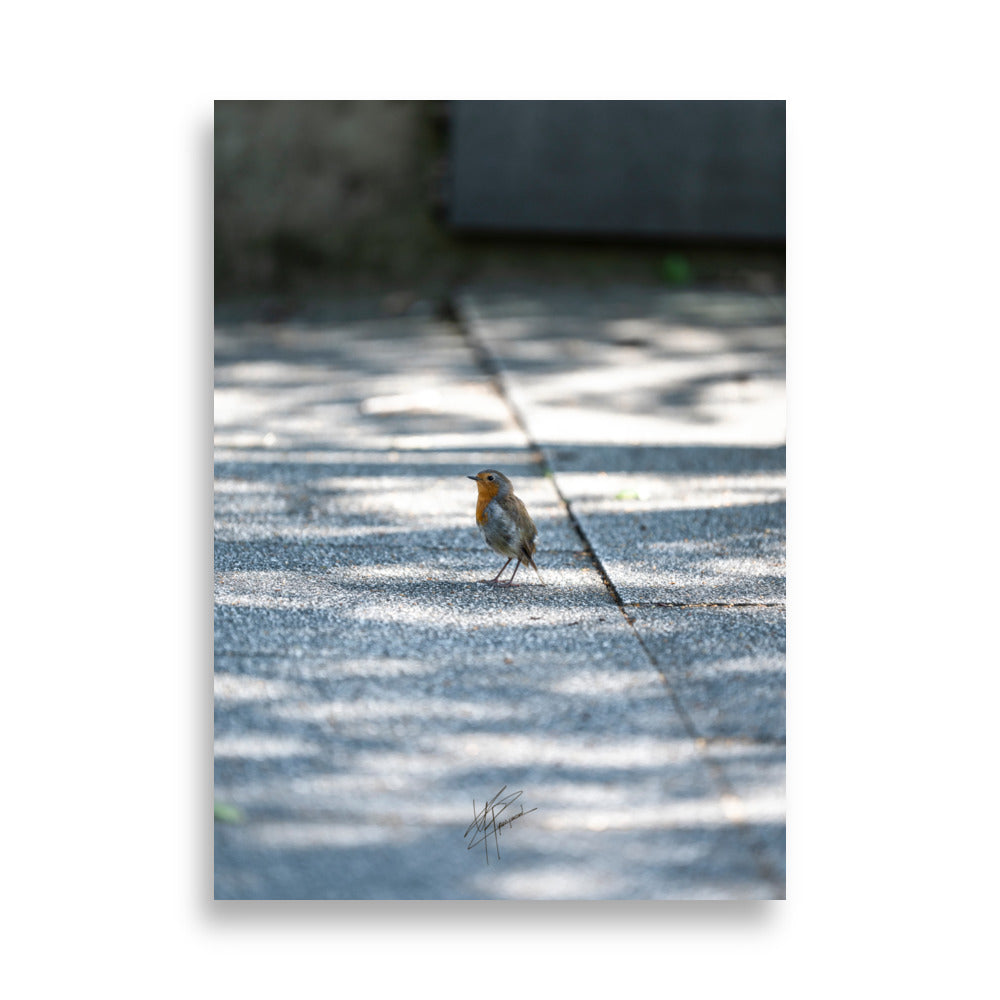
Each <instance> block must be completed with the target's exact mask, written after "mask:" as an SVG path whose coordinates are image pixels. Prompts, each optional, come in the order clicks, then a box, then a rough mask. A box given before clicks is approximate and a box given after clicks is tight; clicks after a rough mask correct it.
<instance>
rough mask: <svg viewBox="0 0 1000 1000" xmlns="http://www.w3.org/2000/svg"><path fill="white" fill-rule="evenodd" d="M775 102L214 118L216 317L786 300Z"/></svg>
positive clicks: (247, 111) (346, 109)
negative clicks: (615, 300)
mask: <svg viewBox="0 0 1000 1000" xmlns="http://www.w3.org/2000/svg"><path fill="white" fill-rule="evenodd" d="M784 238H785V102H784V101H217V102H216V103H215V297H216V305H217V306H221V307H226V306H229V307H243V308H247V307H249V308H250V309H251V310H263V311H264V312H265V314H266V313H277V314H278V315H281V314H284V313H295V312H296V311H297V310H299V309H301V308H303V306H304V303H305V302H307V301H311V300H316V299H317V298H318V297H319V298H322V297H324V296H331V297H336V298H338V299H340V300H343V298H344V297H345V296H347V297H352V296H353V297H358V298H360V299H364V300H372V301H374V302H376V303H377V305H378V307H379V309H380V310H381V311H384V312H387V313H392V314H401V313H405V312H407V311H410V310H414V309H417V310H423V309H426V308H427V306H428V304H431V305H432V306H437V305H438V304H440V303H441V302H443V301H446V299H447V296H448V294H449V293H450V291H451V290H452V289H454V288H456V287H458V286H461V285H465V284H468V283H499V284H511V283H517V282H519V281H523V280H531V281H538V280H544V281H552V282H567V283H572V284H576V285H579V284H581V283H582V284H593V283H598V284H599V283H604V282H622V281H627V282H643V283H653V284H657V283H658V284H661V285H666V286H685V285H702V286H704V285H711V286H724V287H735V288H747V289H751V290H755V291H764V292H767V291H778V290H781V289H783V287H784V261H785V256H784Z"/></svg>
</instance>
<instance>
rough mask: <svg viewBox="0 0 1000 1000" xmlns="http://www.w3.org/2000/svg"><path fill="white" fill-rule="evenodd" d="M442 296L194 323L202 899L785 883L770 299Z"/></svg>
mask: <svg viewBox="0 0 1000 1000" xmlns="http://www.w3.org/2000/svg"><path fill="white" fill-rule="evenodd" d="M456 307H457V312H458V317H459V323H457V324H456V323H453V322H446V321H439V320H436V319H434V318H433V316H432V315H431V314H430V311H429V310H428V311H426V313H425V314H424V315H420V311H419V309H418V310H417V311H416V314H415V315H409V316H406V317H398V318H394V319H360V318H358V317H356V316H355V317H349V318H346V319H338V318H337V317H336V316H332V317H330V318H329V319H326V320H323V321H319V322H309V323H305V322H301V323H295V322H284V323H278V324H276V323H272V324H254V323H237V322H231V323H226V324H223V325H220V326H219V327H218V329H217V336H216V549H215V561H216V626H215V635H216V658H215V669H216V676H215V690H216V788H215V796H216V801H217V802H221V803H223V804H224V805H227V806H233V807H235V808H237V809H238V810H239V811H240V813H241V814H242V821H241V822H237V823H226V822H217V823H216V856H215V869H216V889H215V891H216V898H220V899H223V898H226V899H233V898H248V899H249V898H254V899H260V898H341V899H353V898H386V899H404V898H429V899H453V898H454V899H465V898H481V899H711V898H718V899H736V898H780V897H782V896H783V895H784V736H785V729H784V594H785V588H784V444H783V442H784V365H783V359H784V316H783V304H782V302H781V300H780V299H778V298H775V297H773V296H772V297H768V296H761V295H750V294H743V293H723V292H705V293H698V292H663V291H655V290H652V291H651V290H645V289H635V288H633V289H619V290H605V291H602V292H583V291H574V292H569V291H567V292H552V291H546V292H540V291H538V290H528V291H522V292H518V293H514V292H508V293H504V294H500V293H496V292H490V293H487V292H484V291H476V290H472V291H467V292H465V293H463V294H462V295H461V296H459V297H458V298H457V299H456ZM485 467H496V468H499V469H501V470H502V471H504V472H505V473H506V474H507V475H508V476H510V478H511V479H512V480H513V481H514V484H515V489H516V491H517V493H518V495H519V496H521V497H522V499H524V501H525V503H526V504H527V505H528V507H529V509H530V510H531V512H532V515H533V517H534V519H535V521H536V523H537V525H538V527H539V531H540V537H539V544H538V553H537V558H538V562H539V566H540V568H541V571H542V576H543V578H544V581H545V584H544V586H543V585H539V583H538V581H537V579H536V578H534V577H533V575H531V574H525V575H524V576H522V574H521V573H519V574H518V580H519V581H521V580H523V582H524V585H523V586H520V587H517V588H513V589H511V590H507V591H503V590H500V591H498V590H494V589H492V588H489V587H487V586H485V585H484V584H483V583H482V582H481V581H482V580H484V579H488V578H489V577H492V576H493V575H494V574H495V572H496V570H497V569H499V567H500V565H501V563H502V560H501V559H499V558H498V557H496V556H495V555H494V554H493V553H491V552H489V551H488V550H486V548H485V547H484V545H483V543H482V541H481V540H480V537H479V534H478V532H477V531H476V529H475V526H474V522H473V511H474V505H475V486H474V484H472V483H471V482H469V481H468V480H467V479H465V478H464V477H465V476H466V475H469V474H470V473H474V472H476V471H478V470H479V469H481V468H485ZM505 785H506V786H507V788H508V790H509V791H510V790H513V791H523V796H522V799H521V804H523V807H524V809H525V810H526V811H527V810H528V809H535V810H536V811H534V812H532V813H530V814H528V815H525V816H524V817H523V818H521V819H519V820H517V821H516V822H515V823H513V824H512V825H511V826H509V827H507V828H504V829H503V832H502V834H501V835H500V836H499V842H498V843H497V842H496V841H494V844H493V847H494V851H493V854H492V855H491V857H490V859H489V863H487V861H486V858H485V856H484V853H483V847H480V848H478V849H476V850H471V851H470V850H466V847H467V845H468V843H469V839H470V838H463V833H464V832H465V830H466V827H467V826H468V825H469V824H470V822H471V821H472V819H473V800H475V802H476V803H477V805H479V806H481V805H482V803H483V801H484V800H486V799H488V798H489V797H491V796H493V795H494V794H495V793H496V792H497V791H498V790H499V789H500V788H501V787H502V786H505ZM497 847H499V853H500V858H499V860H498V859H497V857H496V850H495V849H496V848H497Z"/></svg>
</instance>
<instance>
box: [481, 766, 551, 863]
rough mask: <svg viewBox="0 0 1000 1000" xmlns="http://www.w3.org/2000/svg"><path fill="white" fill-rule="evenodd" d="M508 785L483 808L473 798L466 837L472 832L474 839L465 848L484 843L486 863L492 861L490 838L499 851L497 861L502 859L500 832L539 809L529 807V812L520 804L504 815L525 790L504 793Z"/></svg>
mask: <svg viewBox="0 0 1000 1000" xmlns="http://www.w3.org/2000/svg"><path fill="white" fill-rule="evenodd" d="M506 788H507V786H506V785H504V786H503V788H501V789H500V791H499V792H497V793H496V795H494V796H493V798H491V799H489V800H488V801H487V802H486V804H485V805H484V806H483V808H482V809H481V810H480V809H477V808H476V800H475V799H473V800H472V822H471V823H470V824H469V825H468V826H467V827H466V828H465V833H464V834H463V838H464V837H468V836H469V834H470V833H471V834H472V840H471V841H470V842H469V844H468V845H467V847H466V848H465V849H466V850H467V851H471V850H472V848H473V847H478V846H479V845H480V844H483V845H484V849H485V851H486V863H487V864H489V863H490V845H489V841H490V838H491V837H492V838H493V845H494V848H495V850H496V852H497V861H499V860H500V833H501V831H502V830H503V828H504V827H505V826H510V825H511V824H512V823H513V822H514V820H516V819H520V818H521V817H522V816H527V815H528V813H533V812H535V811H536V810H537V809H538V806H535V807H534V808H533V809H528V810H527V812H526V811H525V809H524V806H523V805H521V806H518V811H517V812H516V813H512V814H511V815H509V816H506V817H505V816H504V813H505V812H507V810H508V809H510V808H511V807H512V806H513V805H514V803H515V802H517V800H518V799H519V798H520V797H521V796H522V795H523V794H524V793H523V792H507V794H506V795H504V791H505V790H506Z"/></svg>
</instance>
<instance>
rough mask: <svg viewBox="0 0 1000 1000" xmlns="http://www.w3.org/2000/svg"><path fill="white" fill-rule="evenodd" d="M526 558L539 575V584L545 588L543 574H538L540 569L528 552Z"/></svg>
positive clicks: (525, 554)
mask: <svg viewBox="0 0 1000 1000" xmlns="http://www.w3.org/2000/svg"><path fill="white" fill-rule="evenodd" d="M524 558H525V559H526V560H527V562H528V565H529V566H530V567H531V568H532V569H533V570H534V571H535V573H536V574H537V575H538V582H539V583H540V584H541V585H542V586H543V587H544V586H545V581H544V580H543V579H542V574H541V573H539V572H538V567H537V566H536V565H535V560H534V559H532V558H531V556H529V555H528V553H527V552H525V553H524Z"/></svg>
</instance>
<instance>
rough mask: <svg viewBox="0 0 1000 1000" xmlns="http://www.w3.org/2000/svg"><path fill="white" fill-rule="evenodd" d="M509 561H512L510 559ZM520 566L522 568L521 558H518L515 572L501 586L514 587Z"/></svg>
mask: <svg viewBox="0 0 1000 1000" xmlns="http://www.w3.org/2000/svg"><path fill="white" fill-rule="evenodd" d="M511 558H513V557H511ZM507 561H508V562H510V560H509V559H508V560H507ZM520 568H521V560H520V559H518V561H517V565H516V566H515V567H514V572H513V573H511V574H510V579H509V580H507V581H506V582H505V583H501V584H500V586H501V587H513V586H514V577H515V576H517V571H518V570H519V569H520Z"/></svg>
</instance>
